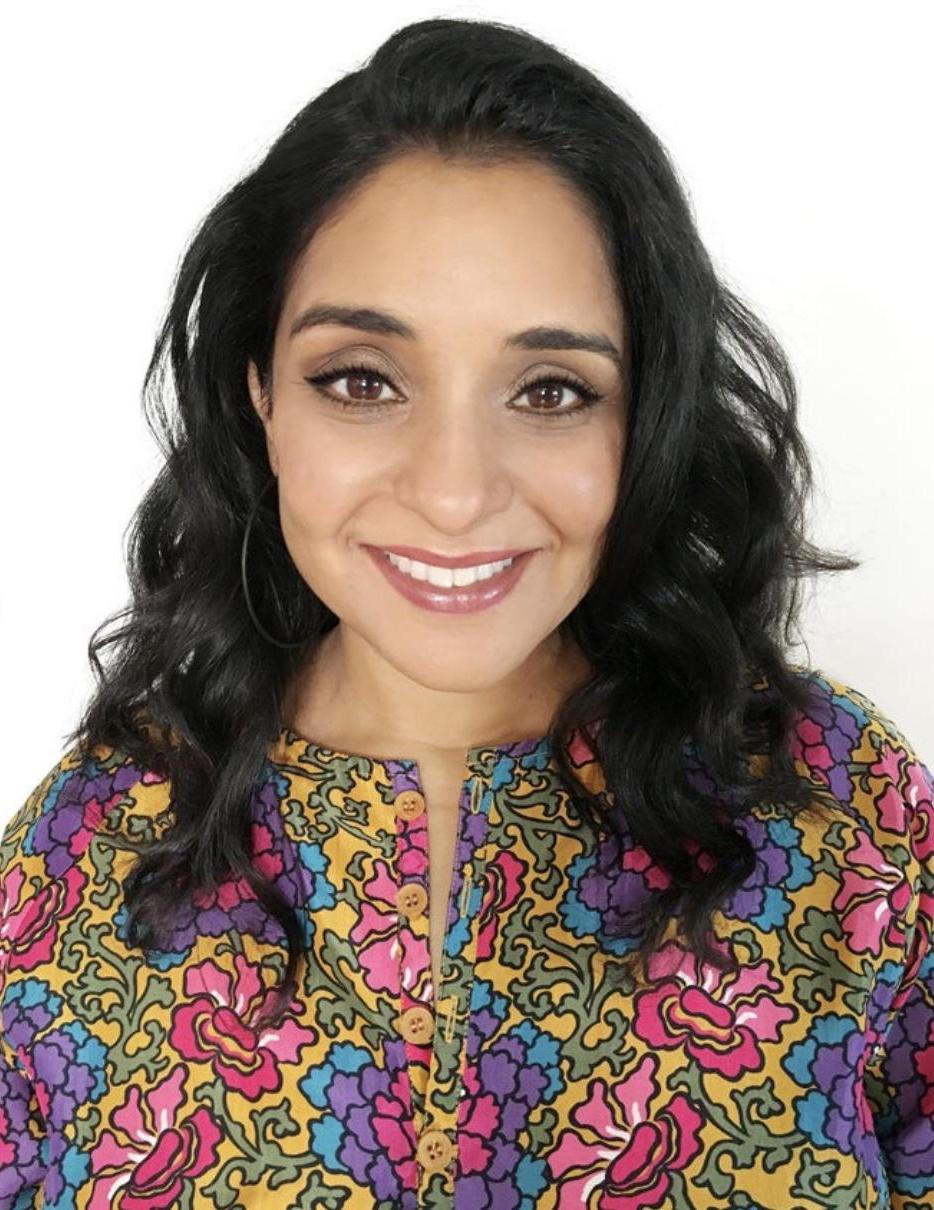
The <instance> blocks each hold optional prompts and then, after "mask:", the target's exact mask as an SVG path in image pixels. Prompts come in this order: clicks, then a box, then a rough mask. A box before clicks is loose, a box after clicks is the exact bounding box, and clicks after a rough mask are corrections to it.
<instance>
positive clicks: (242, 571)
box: [240, 475, 314, 650]
mask: <svg viewBox="0 0 934 1210" xmlns="http://www.w3.org/2000/svg"><path fill="white" fill-rule="evenodd" d="M275 482H276V477H275V475H273V476H272V478H271V479H270V480H269V482H268V483H267V484H266V486H265V487H264V488H263V490H262V491H261V492H260V494H259V495H258V496H257V498H256V503H255V504H254V505H253V507H252V509H251V510H250V516H249V519H248V520H247V523H246V528H245V529H244V531H243V544H242V546H241V548H240V584H241V587H242V588H243V599H244V600H245V601H246V607H247V610H248V611H249V614H250V617H251V618H252V620H253V625H254V626H255V627H256V629H257V630H258V631H259V633H260V634H261V635H262V636H263V638H264V639H265V640H266V642H267V643H272V644H273V645H274V646H276V647H282V648H285V649H286V650H290V649H292V648H294V647H304V646H305V644H306V643H307V642H309V640H310V639H312V638H314V635H309V636H308V638H307V639H301V640H300V641H299V642H297V643H283V642H282V640H281V639H277V638H275V637H274V636H273V635H271V634H270V633H269V631H268V630H267V629H266V627H265V626H264V625H263V624H262V622H261V621H260V620H259V618H258V617H257V616H256V610H255V609H254V608H253V602H252V601H251V600H250V589H249V587H248V585H247V576H246V552H247V543H248V542H249V539H250V530H251V529H252V528H253V522H254V520H255V519H256V514H257V512H258V511H259V506H260V504H261V503H262V500H263V497H264V496H265V495H266V493H267V492H268V491H269V489H270V488H271V487H272V485H273V484H274V483H275Z"/></svg>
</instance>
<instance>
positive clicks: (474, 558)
mask: <svg viewBox="0 0 934 1210" xmlns="http://www.w3.org/2000/svg"><path fill="white" fill-rule="evenodd" d="M372 549H373V550H391V551H392V553H393V554H394V555H402V556H403V557H404V558H406V559H417V560H418V562H419V563H432V564H433V565H434V566H435V567H479V565H480V564H481V563H499V562H500V561H501V560H502V559H514V558H515V557H516V556H517V555H522V554H526V553H528V547H526V546H517V547H515V548H514V549H513V550H475V551H474V552H473V554H470V555H456V556H451V555H436V554H435V553H434V551H431V550H424V549H423V548H422V547H421V546H374V547H373V548H372Z"/></svg>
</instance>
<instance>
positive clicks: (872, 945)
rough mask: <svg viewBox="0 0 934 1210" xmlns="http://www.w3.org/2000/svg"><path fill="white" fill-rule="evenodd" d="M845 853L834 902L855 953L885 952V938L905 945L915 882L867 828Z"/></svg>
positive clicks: (888, 941)
mask: <svg viewBox="0 0 934 1210" xmlns="http://www.w3.org/2000/svg"><path fill="white" fill-rule="evenodd" d="M845 856H846V866H845V867H844V869H843V871H842V875H841V883H840V889H839V890H838V891H837V893H836V895H834V898H833V904H832V906H833V909H834V911H835V912H837V913H838V914H839V917H840V924H841V926H842V928H843V932H844V935H845V937H846V938H847V943H848V945H849V948H850V949H851V950H852V951H853V953H854V954H871V955H872V956H873V957H874V958H878V957H879V956H880V954H881V953H882V945H883V941H885V942H886V943H887V944H889V945H891V946H893V947H894V948H896V949H901V948H902V947H903V946H904V942H905V912H906V911H907V910H908V907H909V904H910V902H911V894H912V891H911V884H910V883H909V882H908V880H907V879H906V878H905V876H904V874H903V873H902V872H901V870H899V869H898V867H897V866H894V865H892V863H891V862H890V861H887V860H886V858H885V856H884V854H883V853H882V851H881V850H880V849H879V847H878V846H877V845H876V844H875V843H874V841H873V840H872V838H871V837H870V836H869V835H868V834H867V833H866V832H863V831H861V832H859V834H858V836H857V840H856V843H855V844H854V845H853V846H852V848H850V849H848V850H847V852H846V854H845ZM854 867H857V868H854Z"/></svg>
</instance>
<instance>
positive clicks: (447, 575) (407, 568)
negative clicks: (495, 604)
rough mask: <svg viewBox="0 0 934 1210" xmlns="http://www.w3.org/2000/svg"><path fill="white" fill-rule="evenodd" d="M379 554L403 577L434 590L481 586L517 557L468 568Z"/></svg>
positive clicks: (391, 552)
mask: <svg viewBox="0 0 934 1210" xmlns="http://www.w3.org/2000/svg"><path fill="white" fill-rule="evenodd" d="M381 553H382V555H383V557H384V558H385V559H387V560H388V561H389V562H390V563H391V564H392V565H393V567H396V568H398V570H399V571H401V572H402V574H403V575H406V576H409V578H410V579H412V580H416V581H419V582H421V583H423V584H425V583H427V584H431V585H432V586H433V587H435V588H469V587H471V585H473V584H482V583H484V582H485V581H486V580H492V579H493V578H494V577H495V576H498V575H499V574H500V573H501V572H503V571H505V570H506V568H507V567H511V566H512V564H513V563H514V562H515V559H516V558H517V557H518V556H514V557H511V558H508V559H498V560H496V561H495V562H493V563H475V564H473V565H471V566H469V567H439V566H438V565H437V564H435V563H423V562H421V561H420V560H418V559H409V558H406V556H405V555H397V554H395V553H394V552H393V551H389V550H381Z"/></svg>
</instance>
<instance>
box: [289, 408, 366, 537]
mask: <svg viewBox="0 0 934 1210" xmlns="http://www.w3.org/2000/svg"><path fill="white" fill-rule="evenodd" d="M384 470H385V462H384V460H383V459H381V458H379V457H377V456H376V453H375V451H373V450H372V449H370V450H369V452H368V448H367V445H366V443H363V442H360V443H357V444H356V445H354V444H353V443H349V442H348V440H347V438H346V435H344V436H340V435H338V436H336V437H335V436H334V435H332V434H331V433H330V432H328V430H327V426H317V432H316V433H315V434H314V436H313V437H310V438H308V439H307V440H306V439H305V438H304V437H303V438H300V439H298V440H296V441H294V442H285V441H284V442H283V443H282V447H281V454H280V459H279V511H280V516H281V517H282V525H283V531H284V532H285V531H286V530H287V529H288V530H291V531H292V532H293V533H301V534H302V535H303V536H304V537H305V538H306V539H308V540H314V539H315V538H317V537H322V538H324V537H328V536H330V535H333V534H334V533H335V531H336V530H338V529H339V528H340V527H341V525H343V524H344V522H345V521H346V520H347V519H348V518H349V517H351V516H352V515H353V513H354V511H355V510H356V509H357V508H359V507H360V506H361V504H362V503H363V502H364V501H365V500H366V499H367V497H368V495H369V494H370V493H371V492H372V490H373V485H374V484H376V483H378V481H379V477H380V473H381V471H384Z"/></svg>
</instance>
